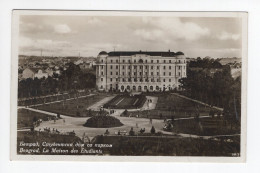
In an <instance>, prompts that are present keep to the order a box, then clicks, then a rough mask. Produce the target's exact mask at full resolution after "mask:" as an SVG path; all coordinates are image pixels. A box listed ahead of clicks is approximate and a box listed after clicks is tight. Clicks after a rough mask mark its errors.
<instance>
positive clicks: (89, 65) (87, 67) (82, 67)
mask: <svg viewBox="0 0 260 173" xmlns="http://www.w3.org/2000/svg"><path fill="white" fill-rule="evenodd" d="M79 67H80V69H81V70H84V69H90V68H92V67H91V64H90V63H82V64H80V65H79Z"/></svg>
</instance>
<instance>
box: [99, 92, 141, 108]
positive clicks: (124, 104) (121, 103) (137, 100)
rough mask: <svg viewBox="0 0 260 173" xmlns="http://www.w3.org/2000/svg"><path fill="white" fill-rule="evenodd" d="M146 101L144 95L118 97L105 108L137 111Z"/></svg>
mask: <svg viewBox="0 0 260 173" xmlns="http://www.w3.org/2000/svg"><path fill="white" fill-rule="evenodd" d="M145 101H146V97H145V96H144V95H134V96H130V95H127V94H125V95H117V96H116V97H114V98H113V99H112V100H110V101H109V102H108V103H106V104H105V105H104V107H105V108H112V109H137V108H141V107H142V106H143V105H144V103H145Z"/></svg>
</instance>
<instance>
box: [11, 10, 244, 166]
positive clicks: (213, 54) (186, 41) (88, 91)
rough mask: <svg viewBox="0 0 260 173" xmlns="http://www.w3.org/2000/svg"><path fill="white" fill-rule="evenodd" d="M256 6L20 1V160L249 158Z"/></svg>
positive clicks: (16, 40) (16, 90) (14, 139)
mask: <svg viewBox="0 0 260 173" xmlns="http://www.w3.org/2000/svg"><path fill="white" fill-rule="evenodd" d="M246 85H247V13H246V12H142V11H135V12H133V11H48V10H42V11H40V10H38V11H37V10H14V11H13V17H12V81H11V86H12V88H11V115H10V116H11V160H66V161H75V160H80V161H167V162H169V161H171V162H245V160H246V117H247V114H246V108H247V104H246V103H247V101H246V93H247V87H246Z"/></svg>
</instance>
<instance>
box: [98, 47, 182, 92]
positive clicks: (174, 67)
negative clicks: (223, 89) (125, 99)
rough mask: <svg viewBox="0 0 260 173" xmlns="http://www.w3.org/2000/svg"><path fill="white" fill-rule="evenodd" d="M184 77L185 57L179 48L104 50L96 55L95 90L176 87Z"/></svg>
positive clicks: (165, 89)
mask: <svg viewBox="0 0 260 173" xmlns="http://www.w3.org/2000/svg"><path fill="white" fill-rule="evenodd" d="M184 77H186V57H185V55H184V54H183V53H182V52H177V53H174V52H171V51H167V52H142V51H137V52H136V51H133V52H119V51H114V52H109V53H107V52H105V51H102V52H100V53H99V55H98V57H97V63H96V86H97V89H98V90H105V91H113V90H120V91H121V92H124V91H128V92H135V91H150V92H152V91H167V90H172V89H175V88H178V87H179V82H178V80H179V79H180V78H184Z"/></svg>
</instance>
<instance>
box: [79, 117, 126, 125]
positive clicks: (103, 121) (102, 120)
mask: <svg viewBox="0 0 260 173" xmlns="http://www.w3.org/2000/svg"><path fill="white" fill-rule="evenodd" d="M122 125H123V124H122V123H121V122H120V120H119V119H117V118H115V117H112V116H93V117H91V118H89V119H88V120H87V121H86V123H85V124H84V126H86V127H96V128H109V127H119V126H122Z"/></svg>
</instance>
